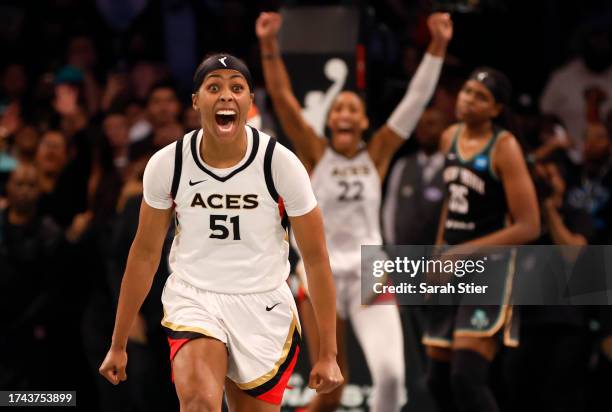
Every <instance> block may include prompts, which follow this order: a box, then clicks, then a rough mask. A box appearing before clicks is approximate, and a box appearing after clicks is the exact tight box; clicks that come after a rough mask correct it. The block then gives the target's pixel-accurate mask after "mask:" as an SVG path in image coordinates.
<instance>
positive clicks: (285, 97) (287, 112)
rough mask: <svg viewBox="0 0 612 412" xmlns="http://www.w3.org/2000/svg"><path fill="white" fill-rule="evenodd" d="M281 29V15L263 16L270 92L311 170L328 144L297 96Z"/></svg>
mask: <svg viewBox="0 0 612 412" xmlns="http://www.w3.org/2000/svg"><path fill="white" fill-rule="evenodd" d="M280 26H281V16H280V14H278V13H261V14H260V16H259V18H258V19H257V23H256V33H257V37H258V38H259V46H260V48H261V62H262V67H263V74H264V79H265V81H266V91H267V92H268V94H269V95H270V98H271V99H272V104H273V106H274V111H275V112H276V114H277V116H278V118H279V120H280V123H281V126H282V127H283V130H284V131H285V133H286V134H287V136H288V137H289V139H290V140H291V143H292V144H293V146H294V147H295V150H296V152H297V155H298V156H299V157H300V159H301V160H302V161H303V162H304V163H305V166H306V167H307V169H309V170H311V169H312V168H313V167H314V165H315V164H316V163H317V162H318V161H319V159H321V157H322V156H323V152H324V150H325V147H326V144H327V143H326V141H325V140H324V139H322V138H320V137H319V136H317V134H316V133H315V131H314V130H313V129H312V127H310V125H309V124H308V123H306V120H304V117H303V116H302V107H301V106H300V103H299V102H298V101H297V99H296V97H295V95H294V94H293V89H292V88H291V81H290V80H289V75H288V73H287V69H286V68H285V64H284V63H283V60H282V58H281V55H280V49H279V45H278V40H277V38H276V35H277V33H278V31H279V29H280Z"/></svg>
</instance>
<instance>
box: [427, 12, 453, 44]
mask: <svg viewBox="0 0 612 412" xmlns="http://www.w3.org/2000/svg"><path fill="white" fill-rule="evenodd" d="M427 27H429V32H430V33H431V37H432V39H433V40H439V41H442V42H444V43H448V42H449V41H450V40H451V39H452V38H453V21H452V20H451V17H450V14H448V13H432V14H430V15H429V17H428V18H427Z"/></svg>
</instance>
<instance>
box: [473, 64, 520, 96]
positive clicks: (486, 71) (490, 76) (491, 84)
mask: <svg viewBox="0 0 612 412" xmlns="http://www.w3.org/2000/svg"><path fill="white" fill-rule="evenodd" d="M469 79H470V80H476V81H477V82H480V83H482V84H483V85H484V86H485V87H486V88H487V89H489V91H490V92H491V94H492V95H493V97H495V101H496V102H498V103H502V104H508V103H509V102H510V96H511V95H512V86H511V85H510V81H509V80H508V78H507V77H506V75H504V74H503V73H502V72H500V71H498V70H495V69H491V68H489V67H479V68H478V69H476V70H474V71H473V72H472V74H471V75H470V77H469Z"/></svg>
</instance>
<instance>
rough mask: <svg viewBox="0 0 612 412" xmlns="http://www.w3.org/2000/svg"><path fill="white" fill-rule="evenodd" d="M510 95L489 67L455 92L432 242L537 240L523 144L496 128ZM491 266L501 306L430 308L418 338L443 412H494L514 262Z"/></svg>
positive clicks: (509, 321)
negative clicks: (499, 277)
mask: <svg viewBox="0 0 612 412" xmlns="http://www.w3.org/2000/svg"><path fill="white" fill-rule="evenodd" d="M510 93H511V86H510V83H509V81H508V80H507V78H506V77H505V76H504V75H503V74H502V73H500V72H498V71H496V70H493V69H490V68H479V69H477V70H475V71H474V72H473V73H472V75H471V76H470V77H469V78H468V80H467V81H466V82H465V84H464V85H463V87H462V89H461V91H460V92H459V96H458V98H457V107H456V112H457V118H458V119H459V121H460V122H459V123H457V124H455V125H453V126H451V127H449V128H448V129H447V130H446V131H445V132H444V134H443V136H442V140H441V150H442V151H443V152H444V153H445V154H446V164H445V170H444V180H445V183H446V186H447V189H448V190H447V198H446V200H445V204H444V207H443V210H442V214H441V217H440V226H439V228H438V239H437V243H438V244H446V245H460V244H462V245H465V244H470V245H474V246H486V245H520V244H525V243H528V242H529V241H531V240H533V239H535V238H536V237H537V236H538V235H539V232H540V220H539V212H538V203H537V199H536V194H535V189H534V186H533V183H532V181H531V178H530V176H529V173H528V170H527V166H526V163H525V159H524V156H523V153H522V151H521V147H520V145H519V143H518V141H517V139H516V138H515V137H514V136H513V135H512V134H511V133H510V132H508V131H506V130H503V129H501V128H499V127H498V126H497V125H496V124H495V123H494V121H495V120H494V119H496V118H497V117H498V116H499V115H500V114H501V113H502V111H503V110H504V105H505V104H507V102H508V100H509V98H510ZM451 250H453V248H452V247H451ZM449 253H451V254H452V252H450V251H449ZM490 263H493V264H494V265H495V266H497V269H499V272H500V273H503V274H504V276H506V277H507V281H505V282H503V284H505V285H506V287H502V288H500V290H499V291H498V294H496V295H495V296H496V297H497V296H498V297H499V305H496V306H473V305H472V306H467V305H466V306H432V307H430V309H431V311H430V313H429V317H428V326H427V331H426V334H425V336H424V338H423V342H424V344H425V345H426V346H427V355H428V357H429V358H430V365H429V371H428V376H427V378H428V379H427V380H428V386H429V388H430V390H431V392H432V394H433V396H434V398H435V399H436V401H437V402H438V405H439V407H440V410H441V411H443V412H446V411H456V410H458V411H470V412H478V411H486V412H494V411H498V410H499V407H498V405H497V402H496V400H495V397H494V395H493V393H492V391H491V389H490V388H489V385H488V371H489V365H490V363H491V361H492V360H493V359H494V357H495V355H496V354H497V352H498V350H499V348H500V345H502V344H505V345H508V346H513V345H516V344H518V342H517V340H516V333H515V332H516V331H517V323H516V322H513V314H512V305H511V303H510V291H511V288H510V287H508V285H511V280H512V276H513V270H512V268H513V265H512V264H513V262H512V258H511V257H509V256H504V257H503V258H502V259H500V260H498V261H497V262H495V263H494V262H490ZM488 266H489V265H488ZM487 270H489V267H487Z"/></svg>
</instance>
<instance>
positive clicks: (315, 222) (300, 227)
mask: <svg viewBox="0 0 612 412" xmlns="http://www.w3.org/2000/svg"><path fill="white" fill-rule="evenodd" d="M291 227H292V229H293V233H294V235H295V240H296V241H297V244H298V247H299V249H300V252H301V253H302V259H303V261H304V267H305V269H306V274H307V276H308V288H309V292H310V300H311V302H312V307H313V309H314V314H315V319H316V321H317V326H318V330H319V358H318V360H317V363H316V364H315V366H314V367H313V372H312V373H311V385H312V386H314V387H315V388H317V379H318V378H317V377H316V376H313V374H315V375H316V374H320V376H319V378H321V379H323V384H322V386H323V387H320V388H317V390H318V391H321V392H327V391H331V390H332V389H333V388H335V387H336V386H338V385H339V384H340V383H341V382H342V380H343V379H342V375H341V374H340V369H339V368H338V365H337V364H336V355H337V346H336V290H335V287H334V282H333V279H332V273H331V268H330V266H329V257H328V254H327V246H326V244H325V235H324V232H323V218H322V216H321V211H320V210H319V208H318V207H316V208H315V209H313V210H312V211H310V212H309V213H307V214H305V215H303V216H299V217H292V218H291ZM313 379H314V381H315V382H313ZM325 381H328V382H329V383H325Z"/></svg>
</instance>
